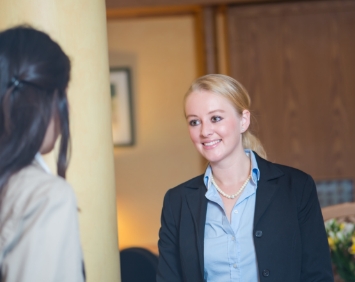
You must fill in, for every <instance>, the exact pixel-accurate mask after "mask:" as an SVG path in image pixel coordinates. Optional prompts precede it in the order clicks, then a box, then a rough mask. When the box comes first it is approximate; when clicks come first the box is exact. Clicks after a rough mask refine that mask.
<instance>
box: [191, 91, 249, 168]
mask: <svg viewBox="0 0 355 282" xmlns="http://www.w3.org/2000/svg"><path fill="white" fill-rule="evenodd" d="M185 114H186V119H187V122H188V128H189V133H190V137H191V140H192V142H193V143H194V145H195V147H196V149H197V150H198V151H199V152H200V154H201V155H202V156H203V157H205V158H206V159H207V160H208V161H209V162H210V163H211V164H214V163H220V162H224V161H228V160H231V161H233V160H235V157H236V156H237V155H238V154H239V153H241V152H243V145H242V135H241V134H242V133H243V132H244V131H246V130H247V129H248V126H249V123H250V113H249V111H247V110H244V111H243V113H242V115H239V114H238V113H237V111H236V110H235V108H234V107H233V105H232V104H231V103H230V102H229V100H227V98H225V97H223V96H221V95H218V94H215V93H213V92H209V91H205V90H199V91H194V92H192V93H190V95H189V96H188V97H187V98H186V104H185Z"/></svg>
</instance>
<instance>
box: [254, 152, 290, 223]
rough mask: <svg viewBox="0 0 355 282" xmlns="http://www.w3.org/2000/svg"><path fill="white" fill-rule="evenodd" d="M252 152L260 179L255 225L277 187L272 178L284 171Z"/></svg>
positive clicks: (277, 176)
mask: <svg viewBox="0 0 355 282" xmlns="http://www.w3.org/2000/svg"><path fill="white" fill-rule="evenodd" d="M254 154H255V158H256V162H257V163H258V167H259V170H260V180H259V182H258V189H257V192H256V202H255V215H254V226H256V224H257V223H258V221H259V219H260V218H261V217H262V215H263V214H264V212H265V211H266V209H267V208H268V206H269V205H270V203H271V202H272V200H273V197H274V195H275V192H276V191H277V190H278V188H279V185H278V184H277V181H272V180H275V179H277V178H279V177H281V176H282V175H284V173H283V172H282V171H281V170H280V169H279V168H278V167H277V166H275V165H274V164H272V163H271V162H269V161H266V160H264V159H262V158H260V157H259V156H258V155H257V154H256V153H255V152H254Z"/></svg>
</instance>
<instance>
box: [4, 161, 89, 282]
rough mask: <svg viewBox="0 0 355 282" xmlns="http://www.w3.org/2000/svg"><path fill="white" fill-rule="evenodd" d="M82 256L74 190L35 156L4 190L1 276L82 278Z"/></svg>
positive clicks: (33, 280)
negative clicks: (50, 172) (46, 169)
mask: <svg viewBox="0 0 355 282" xmlns="http://www.w3.org/2000/svg"><path fill="white" fill-rule="evenodd" d="M82 261H83V256H82V250H81V245H80V239H79V226H78V209H77V203H76V197H75V194H74V191H73V189H72V188H71V186H70V185H69V184H68V183H67V182H66V181H65V180H64V179H62V178H60V177H57V176H54V175H52V174H49V173H47V172H46V171H45V168H44V167H43V165H41V164H40V163H39V162H38V161H36V160H35V161H34V162H33V163H32V164H31V165H29V166H28V167H25V168H23V169H22V170H20V171H19V172H18V173H16V174H14V175H13V176H12V177H11V178H10V180H9V182H8V184H7V185H6V186H5V187H4V189H3V191H2V192H1V195H0V270H1V279H0V280H1V281H2V282H64V281H65V282H82V281H84V278H83V272H82Z"/></svg>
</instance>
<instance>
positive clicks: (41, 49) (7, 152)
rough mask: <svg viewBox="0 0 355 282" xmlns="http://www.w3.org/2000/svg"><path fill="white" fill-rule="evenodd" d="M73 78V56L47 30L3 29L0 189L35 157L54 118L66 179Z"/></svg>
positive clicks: (60, 167) (60, 169)
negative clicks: (59, 136) (69, 90)
mask: <svg viewBox="0 0 355 282" xmlns="http://www.w3.org/2000/svg"><path fill="white" fill-rule="evenodd" d="M69 77H70V61H69V58H68V57H67V56H66V55H65V53H64V52H63V51H62V49H61V48H60V46H59V45H58V44H57V43H56V42H54V41H53V40H52V39H51V38H50V37H49V36H48V35H47V34H45V33H43V32H41V31H38V30H35V29H33V28H30V27H25V26H20V27H15V28H12V29H8V30H5V31H3V32H1V33H0V160H1V161H0V189H1V188H2V187H3V186H4V185H5V184H6V182H7V181H8V179H9V177H10V176H11V175H12V174H14V173H15V172H17V171H19V170H20V169H21V168H23V167H25V166H27V165H29V164H30V163H31V162H32V161H33V159H34V156H35V155H36V153H37V152H39V150H40V148H41V145H42V142H43V140H44V136H45V134H46V130H47V127H48V125H49V122H50V120H51V119H52V118H54V119H55V120H56V121H57V122H58V124H59V126H60V133H61V143H60V148H59V157H58V162H57V170H58V174H59V175H60V176H62V177H65V171H66V167H67V155H68V148H69V137H70V134H69V116H68V101H67V95H66V88H67V86H68V82H69Z"/></svg>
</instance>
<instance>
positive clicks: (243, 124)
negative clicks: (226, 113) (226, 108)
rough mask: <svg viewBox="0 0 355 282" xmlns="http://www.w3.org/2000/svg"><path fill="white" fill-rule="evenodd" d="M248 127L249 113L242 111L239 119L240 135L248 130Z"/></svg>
mask: <svg viewBox="0 0 355 282" xmlns="http://www.w3.org/2000/svg"><path fill="white" fill-rule="evenodd" d="M249 125H250V112H249V111H248V110H243V112H242V115H241V119H240V133H243V132H245V131H247V130H248V128H249Z"/></svg>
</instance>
